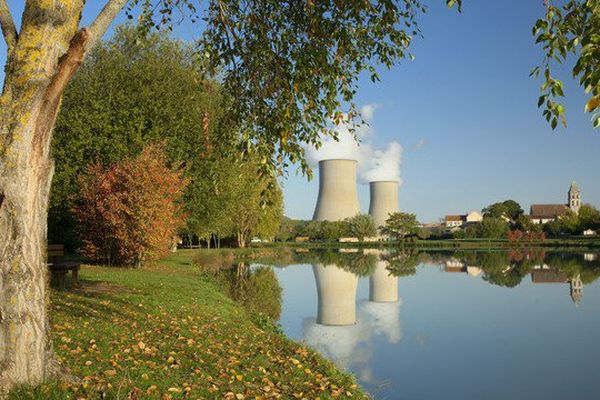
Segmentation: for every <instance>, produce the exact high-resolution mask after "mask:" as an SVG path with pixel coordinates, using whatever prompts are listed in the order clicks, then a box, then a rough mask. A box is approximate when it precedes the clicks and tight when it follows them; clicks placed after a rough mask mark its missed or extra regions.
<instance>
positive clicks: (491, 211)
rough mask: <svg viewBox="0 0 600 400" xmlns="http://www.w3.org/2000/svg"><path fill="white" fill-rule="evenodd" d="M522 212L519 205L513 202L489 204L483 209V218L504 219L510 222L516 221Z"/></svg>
mask: <svg viewBox="0 0 600 400" xmlns="http://www.w3.org/2000/svg"><path fill="white" fill-rule="evenodd" d="M523 212H524V211H523V209H522V208H521V205H520V204H519V203H517V202H516V201H514V200H505V201H503V202H499V203H494V204H490V205H489V206H487V207H486V208H484V209H483V214H484V216H487V217H492V218H502V217H506V218H508V219H510V220H512V221H516V220H517V219H518V218H519V216H521V215H523Z"/></svg>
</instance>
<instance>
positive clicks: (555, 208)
mask: <svg viewBox="0 0 600 400" xmlns="http://www.w3.org/2000/svg"><path fill="white" fill-rule="evenodd" d="M580 208H581V192H580V191H579V188H578V187H577V185H576V184H575V182H573V183H572V184H571V187H570V188H569V192H568V194H567V203H566V204H532V205H531V208H530V210H529V217H530V218H531V222H533V223H534V224H545V223H548V222H551V221H554V220H555V219H557V218H560V217H562V216H564V215H566V214H567V213H568V212H569V211H573V212H574V213H576V214H578V213H579V209H580Z"/></svg>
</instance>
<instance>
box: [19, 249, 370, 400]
mask: <svg viewBox="0 0 600 400" xmlns="http://www.w3.org/2000/svg"><path fill="white" fill-rule="evenodd" d="M195 253H196V252H194V251H182V252H179V253H178V255H176V256H172V257H169V258H167V259H165V260H164V261H162V262H159V263H157V264H156V265H155V266H152V267H148V268H143V269H121V268H108V267H94V266H84V267H82V271H81V275H80V276H81V278H82V283H81V286H80V287H79V288H78V289H76V290H73V291H68V292H58V291H54V290H53V291H52V294H51V298H52V306H51V319H52V328H53V338H54V347H55V351H56V353H57V355H58V357H59V358H60V361H61V362H62V364H63V365H65V366H66V367H68V369H69V370H70V372H71V374H72V375H74V376H76V377H78V378H79V379H80V381H79V382H77V383H72V384H67V383H64V382H63V383H61V382H51V383H48V384H46V385H44V386H42V387H40V388H37V389H35V390H31V389H21V390H19V391H15V392H13V393H12V394H11V397H10V398H11V399H29V398H37V399H67V398H73V399H99V398H108V399H125V398H129V399H144V398H161V399H171V398H173V399H176V398H193V399H212V398H214V399H222V398H226V399H227V398H231V399H255V398H306V399H315V398H319V397H320V398H321V399H327V398H347V397H353V398H366V396H365V394H364V392H362V390H361V389H360V387H357V385H356V384H355V381H354V379H353V378H352V377H351V376H349V375H347V374H345V373H342V372H340V371H338V370H337V369H336V368H335V367H334V366H333V365H332V364H331V363H330V362H328V361H325V360H324V359H323V358H322V357H320V356H319V355H317V354H316V353H314V352H312V351H311V350H309V349H307V348H305V347H304V346H302V345H300V344H298V343H295V342H293V341H291V340H289V339H287V338H286V337H285V336H283V335H282V334H280V333H278V332H277V329H276V328H274V326H273V324H270V323H268V321H267V322H265V320H264V319H263V318H256V317H254V316H252V315H251V314H250V313H249V312H247V311H246V310H245V309H244V308H243V307H242V306H240V305H239V304H238V303H236V302H234V301H233V300H231V299H230V298H228V297H227V296H226V295H224V294H223V290H221V287H220V286H219V284H217V283H216V279H214V278H212V277H210V276H209V275H207V274H206V273H203V272H201V271H200V269H199V268H198V267H197V266H194V265H193V263H192V260H193V259H194V257H195Z"/></svg>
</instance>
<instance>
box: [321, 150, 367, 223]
mask: <svg viewBox="0 0 600 400" xmlns="http://www.w3.org/2000/svg"><path fill="white" fill-rule="evenodd" d="M359 212H360V206H359V205H358V195H357V193H356V161H355V160H323V161H320V162H319V197H318V199H317V206H316V208H315V213H314V214H313V220H314V221H339V220H343V219H345V218H349V217H353V216H355V215H356V214H358V213H359Z"/></svg>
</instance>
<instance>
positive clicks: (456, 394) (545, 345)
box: [277, 265, 600, 400]
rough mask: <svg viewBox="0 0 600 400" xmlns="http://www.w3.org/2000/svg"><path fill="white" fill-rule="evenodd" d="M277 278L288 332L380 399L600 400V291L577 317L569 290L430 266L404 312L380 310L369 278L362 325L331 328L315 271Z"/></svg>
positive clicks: (402, 283)
mask: <svg viewBox="0 0 600 400" xmlns="http://www.w3.org/2000/svg"><path fill="white" fill-rule="evenodd" d="M471 272H473V271H471ZM277 273H278V277H279V280H280V283H281V286H282V287H283V289H284V293H283V296H284V303H283V312H282V317H281V320H280V323H281V324H282V326H283V328H284V330H285V332H286V333H287V334H288V335H289V336H291V337H292V338H296V339H298V340H304V341H305V342H306V343H307V344H309V345H310V346H311V347H313V348H315V349H317V350H319V351H321V352H322V353H323V354H324V355H325V356H327V357H329V358H330V359H332V360H334V361H335V362H336V363H338V365H340V366H343V367H345V368H347V369H349V370H350V371H352V372H353V373H354V374H355V375H356V376H357V377H358V379H359V381H360V383H361V384H363V385H364V386H365V388H366V389H367V390H368V391H369V392H370V393H371V394H373V395H374V397H375V398H376V399H444V400H448V399H461V400H462V399H494V400H496V399H497V400H501V399H527V400H529V399H570V398H577V399H597V398H600V380H599V379H598V378H597V370H598V367H600V346H598V345H597V340H598V332H600V313H599V312H598V309H599V308H600V285H599V283H598V281H596V282H594V283H591V284H587V285H585V293H584V298H583V301H582V303H581V304H580V305H579V307H575V305H574V304H573V302H572V300H571V298H570V294H569V285H568V284H567V283H544V284H539V283H537V284H536V283H534V282H532V281H531V278H530V277H529V276H527V277H525V278H524V279H523V280H522V282H521V283H520V285H518V286H517V287H515V288H512V289H508V288H503V287H499V286H495V285H491V284H489V283H487V282H485V281H484V280H483V279H482V278H481V276H479V277H473V276H469V274H468V273H449V272H445V271H444V270H443V268H440V266H439V265H426V266H421V267H419V268H418V269H417V274H416V275H414V276H409V277H401V278H400V279H399V282H398V287H399V291H398V294H399V297H400V298H401V299H402V301H401V302H400V303H396V304H393V303H392V304H385V303H370V302H369V301H368V299H369V279H368V278H361V279H360V280H359V283H358V289H357V296H356V299H357V321H358V322H357V324H356V325H354V326H347V327H326V326H321V325H317V324H316V323H315V317H316V314H317V290H316V285H315V278H314V275H313V272H312V268H311V266H310V265H295V266H289V267H287V268H286V269H284V270H277ZM386 306H390V307H389V308H385V307H386ZM379 307H382V308H379ZM400 309H401V310H400ZM392 310H395V311H392Z"/></svg>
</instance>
